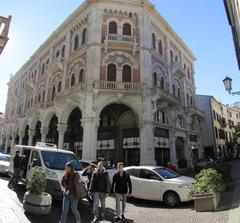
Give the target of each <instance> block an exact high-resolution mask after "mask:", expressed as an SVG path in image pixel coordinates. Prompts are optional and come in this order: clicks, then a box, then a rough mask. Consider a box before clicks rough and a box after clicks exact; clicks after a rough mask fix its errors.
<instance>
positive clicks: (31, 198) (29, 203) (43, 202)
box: [23, 167, 52, 215]
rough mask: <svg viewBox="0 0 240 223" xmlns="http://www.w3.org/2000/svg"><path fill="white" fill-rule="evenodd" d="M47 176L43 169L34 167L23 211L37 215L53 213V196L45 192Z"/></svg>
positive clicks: (25, 195) (24, 199)
mask: <svg viewBox="0 0 240 223" xmlns="http://www.w3.org/2000/svg"><path fill="white" fill-rule="evenodd" d="M46 178H47V174H46V172H45V171H44V170H43V169H42V168H41V167H34V168H33V172H32V174H31V177H30V178H29V181H28V184H27V189H28V190H27V191H26V193H25V194H24V198H23V209H24V210H25V211H26V212H28V213H30V214H36V215H46V214H48V213H49V212H50V211H51V205H52V196H51V195H50V194H48V193H46V192H44V191H45V189H46V186H47V179H46Z"/></svg>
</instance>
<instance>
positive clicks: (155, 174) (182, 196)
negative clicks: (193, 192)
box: [124, 166, 196, 207]
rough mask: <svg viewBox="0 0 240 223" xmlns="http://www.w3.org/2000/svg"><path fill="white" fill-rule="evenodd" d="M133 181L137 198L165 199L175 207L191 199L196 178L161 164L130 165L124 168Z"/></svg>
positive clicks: (133, 193)
mask: <svg viewBox="0 0 240 223" xmlns="http://www.w3.org/2000/svg"><path fill="white" fill-rule="evenodd" d="M124 169H125V170H126V171H127V172H128V173H129V175H130V178H131V181H132V196H133V197H135V198H140V199H146V200H155V201H164V203H165V204H166V205H167V206H169V207H173V206H176V205H178V204H179V203H180V202H184V201H190V200H191V199H190V198H189V197H188V192H189V189H190V188H191V187H192V184H193V183H195V182H196V180H195V179H193V178H191V177H187V176H181V175H179V174H178V173H175V172H173V171H171V170H169V169H167V168H165V167H161V166H130V167H125V168H124Z"/></svg>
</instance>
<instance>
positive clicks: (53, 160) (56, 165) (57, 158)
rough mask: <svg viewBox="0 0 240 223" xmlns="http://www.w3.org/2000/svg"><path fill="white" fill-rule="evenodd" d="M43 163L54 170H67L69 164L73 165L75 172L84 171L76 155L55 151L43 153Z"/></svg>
mask: <svg viewBox="0 0 240 223" xmlns="http://www.w3.org/2000/svg"><path fill="white" fill-rule="evenodd" d="M41 153H42V157H43V162H44V164H45V166H46V167H47V168H49V169H54V170H65V165H66V163H67V162H70V161H71V163H72V164H73V166H74V168H75V170H77V171H80V170H82V169H83V168H82V165H81V164H80V163H79V161H78V160H77V158H76V157H75V155H74V154H69V153H61V152H54V151H41Z"/></svg>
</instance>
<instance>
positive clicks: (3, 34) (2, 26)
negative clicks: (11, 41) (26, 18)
mask: <svg viewBox="0 0 240 223" xmlns="http://www.w3.org/2000/svg"><path fill="white" fill-rule="evenodd" d="M11 18H12V17H11V16H9V17H8V18H5V17H2V16H0V55H1V53H2V51H3V49H4V47H5V45H6V43H7V41H8V31H9V26H10V22H11Z"/></svg>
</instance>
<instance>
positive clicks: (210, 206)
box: [189, 168, 222, 211]
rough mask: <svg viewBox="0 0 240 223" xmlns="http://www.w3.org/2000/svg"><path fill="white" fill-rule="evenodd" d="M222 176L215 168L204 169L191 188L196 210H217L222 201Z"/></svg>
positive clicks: (190, 194) (190, 193)
mask: <svg viewBox="0 0 240 223" xmlns="http://www.w3.org/2000/svg"><path fill="white" fill-rule="evenodd" d="M221 188H222V176H221V174H219V173H218V172H217V171H216V170H215V169H212V168H209V169H203V170H201V172H200V173H199V174H198V175H197V176H196V182H195V183H194V184H193V186H192V188H191V189H190V192H189V196H190V197H192V198H193V200H194V205H195V210H196V211H210V210H215V209H216V208H217V206H218V204H219V202H220V190H221Z"/></svg>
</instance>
